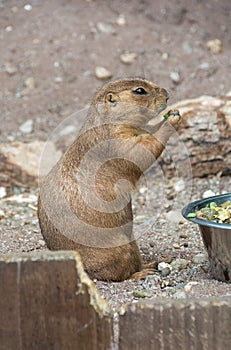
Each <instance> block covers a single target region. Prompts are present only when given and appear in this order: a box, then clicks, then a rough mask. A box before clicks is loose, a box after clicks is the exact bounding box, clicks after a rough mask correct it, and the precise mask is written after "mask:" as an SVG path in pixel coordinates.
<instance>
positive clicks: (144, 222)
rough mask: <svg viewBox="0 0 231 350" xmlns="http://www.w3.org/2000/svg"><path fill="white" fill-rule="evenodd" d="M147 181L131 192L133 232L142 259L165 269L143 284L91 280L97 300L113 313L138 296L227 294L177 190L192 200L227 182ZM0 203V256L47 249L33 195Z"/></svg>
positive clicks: (230, 183)
mask: <svg viewBox="0 0 231 350" xmlns="http://www.w3.org/2000/svg"><path fill="white" fill-rule="evenodd" d="M147 177H148V178H149V184H150V183H152V186H151V187H150V188H149V189H148V190H147V189H146V187H144V186H142V185H141V187H139V190H138V191H137V192H136V193H135V194H134V201H133V208H134V214H135V218H134V222H135V224H134V232H135V236H136V238H137V241H138V244H139V247H140V250H141V254H142V257H143V260H144V261H145V262H152V261H156V262H161V261H164V264H162V265H163V266H162V267H164V269H163V270H162V271H158V266H157V270H156V271H155V272H154V274H153V275H150V276H148V277H147V278H146V279H144V280H127V281H124V282H120V283H115V282H102V281H96V280H95V283H96V286H97V288H98V290H99V292H100V294H101V295H102V297H103V298H104V299H106V300H107V301H108V303H109V304H110V306H111V307H112V308H113V310H115V311H116V310H118V307H119V306H122V305H124V304H126V303H129V302H137V301H138V300H139V299H140V298H154V297H160V296H162V297H172V298H187V297H190V296H195V297H201V296H225V295H226V296H227V295H231V284H228V283H222V282H218V281H216V280H214V279H213V278H212V276H211V275H210V272H209V263H208V260H207V255H206V252H205V250H204V247H203V243H202V240H201V236H200V233H199V230H198V227H197V226H196V225H194V224H192V223H189V222H187V221H186V220H185V219H183V218H182V217H181V215H180V209H181V208H182V207H183V206H184V205H185V204H187V203H185V202H184V198H182V195H181V192H180V191H179V190H180V189H182V186H185V187H187V190H188V191H190V187H191V189H192V193H191V200H196V199H199V198H202V196H203V195H204V194H206V191H208V190H210V191H212V192H213V193H215V194H218V193H224V192H228V191H229V188H230V186H231V179H230V178H227V177H224V178H219V177H212V178H208V179H194V181H193V183H192V184H191V185H190V183H187V181H185V182H184V183H182V181H180V182H179V180H178V179H171V180H168V181H166V184H164V186H163V184H161V183H160V182H159V181H155V180H153V178H154V174H153V172H150V173H149V174H148V175H147ZM210 194H211V193H210ZM0 204H1V211H0V218H1V228H0V234H1V241H0V253H2V254H7V253H9V252H28V251H39V250H44V249H47V248H46V245H45V242H44V241H43V238H42V236H41V234H40V230H39V226H38V220H37V213H36V205H37V191H32V192H22V193H20V194H16V195H14V196H13V197H8V198H4V199H2V200H1V201H0ZM160 266H161V265H159V268H160Z"/></svg>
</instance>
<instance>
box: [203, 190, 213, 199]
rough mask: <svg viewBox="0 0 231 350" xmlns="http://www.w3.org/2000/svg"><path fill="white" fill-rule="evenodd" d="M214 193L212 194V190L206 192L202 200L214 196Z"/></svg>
mask: <svg viewBox="0 0 231 350" xmlns="http://www.w3.org/2000/svg"><path fill="white" fill-rule="evenodd" d="M215 195H216V193H215V192H213V191H212V190H207V191H205V192H204V193H203V198H209V197H213V196H215Z"/></svg>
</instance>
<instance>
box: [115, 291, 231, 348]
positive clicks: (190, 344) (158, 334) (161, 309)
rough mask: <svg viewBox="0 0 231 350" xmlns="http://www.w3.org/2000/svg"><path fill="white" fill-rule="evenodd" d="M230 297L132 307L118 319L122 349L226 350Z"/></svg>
mask: <svg viewBox="0 0 231 350" xmlns="http://www.w3.org/2000/svg"><path fill="white" fill-rule="evenodd" d="M230 328H231V297H227V298H222V299H218V298H204V299H202V300H198V299H197V300H196V299H194V300H190V299H189V300H173V299H155V300H152V301H149V302H142V303H137V304H133V305H129V306H128V307H127V308H126V309H124V310H123V312H122V315H120V317H119V329H120V338H119V349H120V350H125V349H126V350H130V349H131V350H141V349H142V350H146V349H147V350H148V349H154V350H155V349H158V350H175V349H177V350H185V349H187V350H227V349H230V348H231V334H230Z"/></svg>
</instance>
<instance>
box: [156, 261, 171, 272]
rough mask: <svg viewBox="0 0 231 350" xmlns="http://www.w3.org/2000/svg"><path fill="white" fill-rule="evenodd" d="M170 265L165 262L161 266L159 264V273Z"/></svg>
mask: <svg viewBox="0 0 231 350" xmlns="http://www.w3.org/2000/svg"><path fill="white" fill-rule="evenodd" d="M168 266H169V265H168V264H167V263H166V262H164V261H162V262H160V263H159V264H158V267H157V268H158V271H162V270H163V269H165V268H166V267H168Z"/></svg>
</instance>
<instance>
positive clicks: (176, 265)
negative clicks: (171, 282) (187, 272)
mask: <svg viewBox="0 0 231 350" xmlns="http://www.w3.org/2000/svg"><path fill="white" fill-rule="evenodd" d="M188 264H189V261H188V260H186V259H181V258H178V259H175V260H173V261H172V262H171V267H172V268H173V269H174V270H183V269H185V268H186V267H187V266H188Z"/></svg>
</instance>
